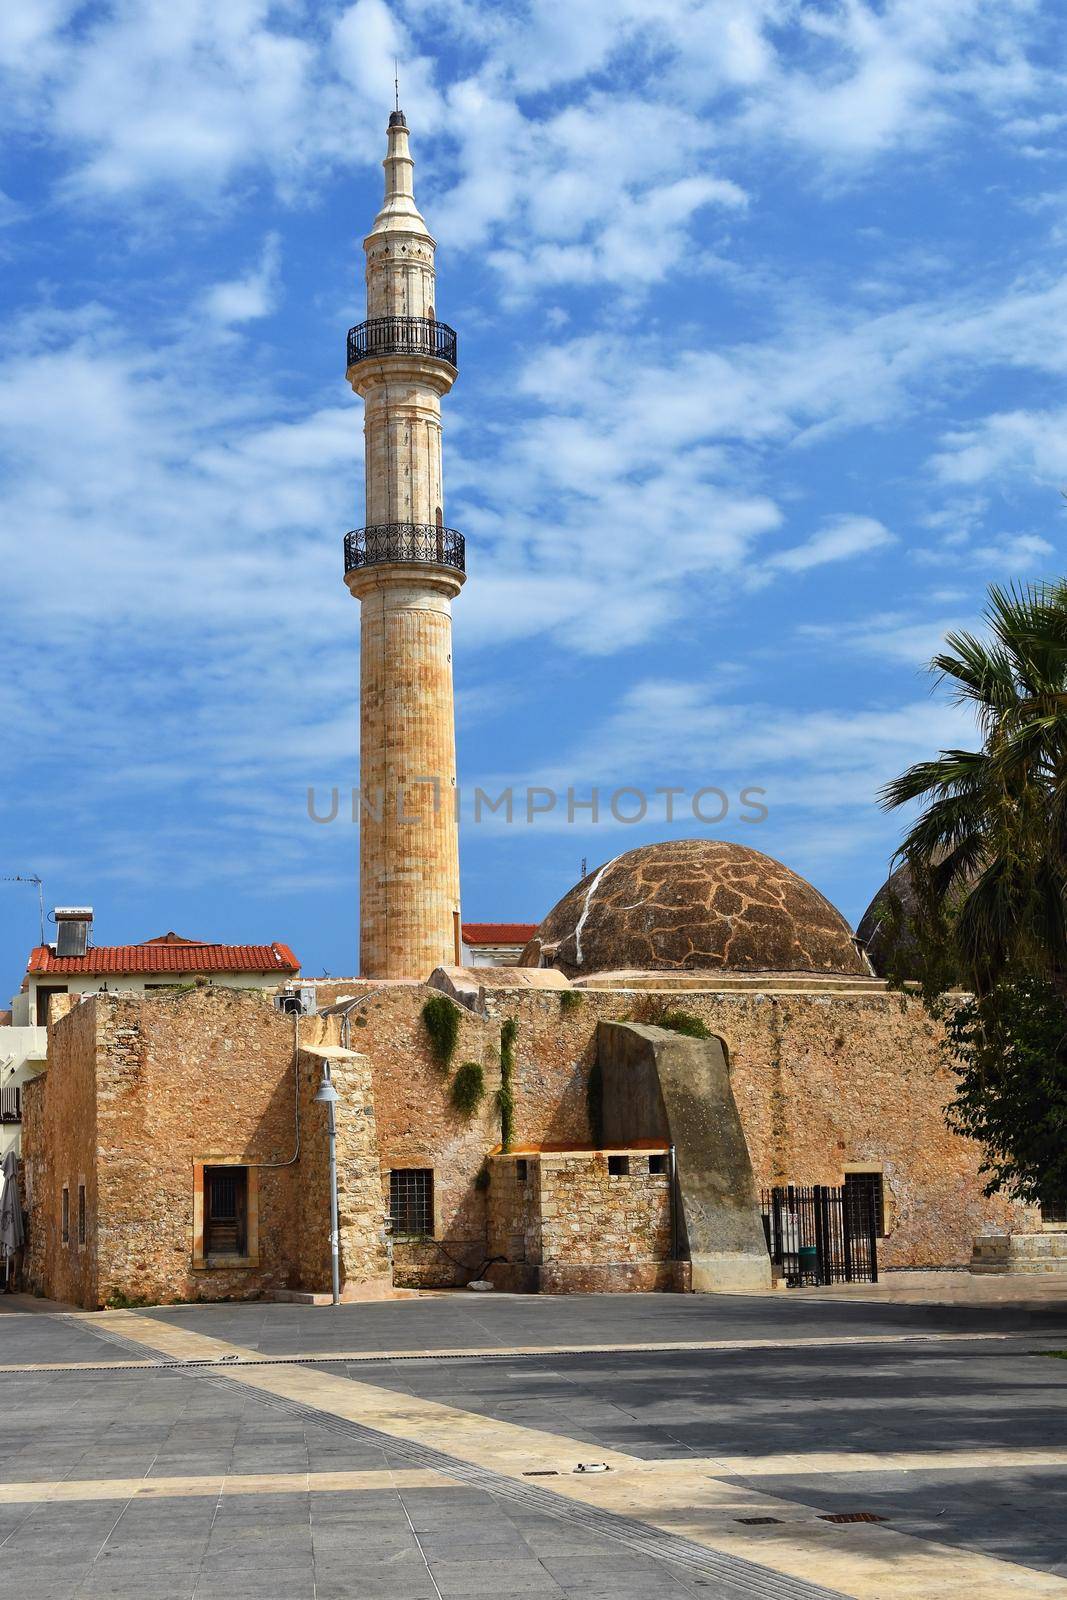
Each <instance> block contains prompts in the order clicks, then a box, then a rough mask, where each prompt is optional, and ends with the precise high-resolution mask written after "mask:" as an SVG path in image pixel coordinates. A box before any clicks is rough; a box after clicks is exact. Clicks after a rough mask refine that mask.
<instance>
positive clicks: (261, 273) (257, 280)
mask: <svg viewBox="0 0 1067 1600" xmlns="http://www.w3.org/2000/svg"><path fill="white" fill-rule="evenodd" d="M280 260H281V253H280V246H279V240H278V235H277V234H275V233H272V234H268V236H267V238H266V240H265V241H264V245H263V250H262V253H261V255H260V260H259V265H258V267H256V268H254V269H253V271H251V272H249V273H247V274H246V276H245V277H243V278H230V279H228V280H227V281H226V282H224V283H216V284H213V285H212V287H211V288H210V289H208V290H206V291H205V293H204V296H203V300H202V304H203V309H204V312H205V313H206V315H207V316H208V317H209V318H210V319H211V321H212V322H216V323H218V324H220V325H221V326H223V327H229V326H231V325H232V324H233V323H235V322H238V323H239V322H252V321H254V320H255V319H256V318H257V317H266V316H269V315H270V313H271V312H272V311H273V310H274V308H275V304H276V300H277V293H278V268H279V264H280Z"/></svg>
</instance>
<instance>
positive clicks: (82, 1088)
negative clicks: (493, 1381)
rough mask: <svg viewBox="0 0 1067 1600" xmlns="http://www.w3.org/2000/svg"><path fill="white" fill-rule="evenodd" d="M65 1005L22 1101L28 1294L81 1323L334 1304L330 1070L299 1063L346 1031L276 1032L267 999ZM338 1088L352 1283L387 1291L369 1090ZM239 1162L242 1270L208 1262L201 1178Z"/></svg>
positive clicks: (305, 1021)
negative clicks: (180, 1305) (219, 1308)
mask: <svg viewBox="0 0 1067 1600" xmlns="http://www.w3.org/2000/svg"><path fill="white" fill-rule="evenodd" d="M68 1003H69V1005H70V1006H71V1007H72V1009H70V1010H68V1012H67V1014H66V1015H61V1014H60V1015H59V1017H58V1020H57V1021H56V1022H55V1023H54V1025H53V1027H52V1028H51V1029H50V1033H49V1057H48V1067H47V1070H46V1071H45V1073H44V1074H43V1075H42V1076H41V1077H40V1078H38V1079H37V1080H35V1081H34V1083H33V1084H32V1085H30V1086H29V1090H28V1093H27V1096H26V1099H27V1115H26V1121H25V1146H24V1155H25V1159H26V1165H27V1173H28V1189H29V1193H30V1241H31V1243H30V1258H29V1274H30V1279H31V1282H33V1283H35V1284H36V1285H37V1286H38V1287H39V1288H41V1289H42V1290H43V1291H44V1292H45V1293H46V1294H48V1295H49V1296H51V1297H52V1298H55V1299H60V1300H71V1301H74V1302H76V1303H77V1304H80V1305H87V1306H96V1305H100V1304H106V1303H107V1302H108V1301H109V1300H112V1299H115V1298H125V1299H130V1300H136V1299H145V1300H174V1299H207V1300H215V1299H223V1298H227V1297H235V1298H242V1299H243V1298H247V1297H249V1296H251V1295H255V1294H259V1293H263V1292H265V1291H270V1290H273V1289H281V1288H287V1289H301V1290H306V1289H312V1290H317V1291H321V1290H322V1289H324V1288H326V1287H328V1284H329V1254H328V1249H329V1245H328V1241H329V1189H328V1184H327V1179H326V1137H325V1117H324V1114H323V1110H322V1107H321V1106H318V1105H315V1104H314V1102H313V1095H314V1091H315V1089H316V1087H317V1085H318V1082H319V1075H320V1068H321V1062H320V1059H319V1058H318V1057H309V1056H307V1055H306V1054H304V1052H303V1048H302V1047H303V1045H305V1044H314V1045H321V1044H323V1043H326V1044H333V1045H336V1043H337V1035H338V1032H339V1027H338V1024H337V1023H336V1022H335V1021H333V1020H331V1019H322V1018H317V1017H311V1018H300V1019H295V1018H292V1017H288V1016H283V1015H282V1014H281V1013H279V1012H277V1011H276V1010H275V1009H274V1007H273V1005H272V1003H271V998H270V996H269V995H264V994H263V993H261V992H252V991H241V990H235V989H226V988H212V987H205V988H202V989H198V988H194V989H191V990H189V991H185V992H181V991H176V992H172V993H166V992H161V993H159V994H156V995H152V996H134V995H123V994H101V995H97V996H94V997H92V998H88V999H84V1000H82V1001H80V1002H76V1001H74V1000H73V999H71V1000H70V1001H69V1002H68ZM54 1004H55V1005H56V1007H57V1011H59V1010H60V1009H61V1002H54ZM336 1071H337V1075H338V1078H339V1080H340V1081H341V1082H343V1083H344V1092H345V1094H346V1098H347V1102H348V1104H349V1106H350V1108H351V1115H350V1116H349V1117H348V1118H347V1119H346V1122H345V1126H344V1128H343V1130H342V1133H341V1138H340V1140H339V1174H340V1184H339V1189H340V1209H341V1240H342V1252H343V1266H344V1272H345V1279H346V1282H350V1283H351V1284H352V1285H353V1287H355V1286H361V1287H362V1286H366V1285H367V1284H373V1283H383V1284H384V1283H386V1282H387V1281H388V1252H387V1244H386V1233H385V1227H384V1219H383V1214H382V1212H383V1208H382V1204H381V1200H380V1193H381V1191H380V1179H379V1163H378V1155H377V1148H376V1143H375V1130H374V1120H373V1104H372V1102H371V1098H370V1083H369V1074H368V1073H367V1071H366V1069H365V1067H364V1066H361V1064H360V1062H359V1060H358V1059H355V1060H348V1059H343V1060H341V1061H340V1062H338V1063H337V1064H336ZM298 1094H299V1116H298V1101H297V1095H298ZM228 1163H235V1164H241V1165H245V1166H247V1168H248V1171H249V1229H248V1232H249V1246H250V1247H249V1250H248V1256H247V1259H245V1260H234V1261H232V1262H229V1261H225V1260H222V1259H216V1260H214V1261H205V1260H204V1259H203V1255H202V1249H201V1250H199V1251H198V1233H199V1231H200V1230H202V1223H200V1222H199V1220H198V1206H199V1205H201V1204H202V1197H198V1195H199V1191H198V1173H199V1172H201V1171H202V1169H203V1166H204V1165H214V1164H228ZM82 1182H84V1184H85V1190H86V1239H85V1242H84V1244H82V1243H81V1242H80V1240H79V1238H78V1231H77V1188H78V1185H79V1184H80V1183H82ZM64 1186H66V1187H67V1189H68V1192H69V1194H70V1201H69V1216H70V1219H71V1225H70V1228H69V1230H68V1233H69V1237H68V1239H67V1240H66V1241H64V1240H63V1239H62V1236H61V1218H62V1191H63V1188H64Z"/></svg>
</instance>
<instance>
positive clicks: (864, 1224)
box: [845, 1172, 885, 1239]
mask: <svg viewBox="0 0 1067 1600" xmlns="http://www.w3.org/2000/svg"><path fill="white" fill-rule="evenodd" d="M845 1200H846V1202H847V1204H848V1206H849V1208H850V1210H851V1213H852V1217H853V1219H854V1221H855V1222H856V1223H857V1225H858V1226H859V1227H860V1228H862V1229H863V1230H864V1231H865V1232H866V1231H867V1230H868V1229H869V1228H870V1221H871V1215H872V1213H873V1216H874V1231H875V1233H876V1234H877V1235H878V1237H879V1239H881V1238H883V1237H884V1235H885V1190H884V1187H883V1183H882V1174H881V1173H880V1172H846V1173H845Z"/></svg>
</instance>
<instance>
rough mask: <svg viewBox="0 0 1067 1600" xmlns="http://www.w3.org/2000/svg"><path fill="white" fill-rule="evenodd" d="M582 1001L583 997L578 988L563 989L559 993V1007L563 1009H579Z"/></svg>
mask: <svg viewBox="0 0 1067 1600" xmlns="http://www.w3.org/2000/svg"><path fill="white" fill-rule="evenodd" d="M581 1003H582V997H581V995H580V994H579V993H578V991H577V989H561V990H560V993H559V1009H560V1010H561V1011H577V1009H578V1007H579V1006H580V1005H581Z"/></svg>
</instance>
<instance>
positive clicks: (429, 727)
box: [345, 71, 465, 978]
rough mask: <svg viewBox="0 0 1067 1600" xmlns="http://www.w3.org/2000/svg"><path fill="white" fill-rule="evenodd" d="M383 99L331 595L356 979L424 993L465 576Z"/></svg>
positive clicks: (419, 263) (424, 235) (437, 889)
mask: <svg viewBox="0 0 1067 1600" xmlns="http://www.w3.org/2000/svg"><path fill="white" fill-rule="evenodd" d="M397 78H398V79H399V71H398V73H397ZM395 91H396V109H395V110H394V111H393V112H392V113H391V114H390V117H389V128H388V150H387V153H386V157H385V161H384V163H383V165H384V167H385V200H384V203H383V205H382V208H381V210H380V211H379V213H378V215H377V217H376V218H375V219H374V226H373V227H372V229H371V231H370V233H369V234H368V235H367V237H366V239H364V241H363V248H364V250H365V251H366V256H367V320H366V321H365V322H362V323H359V324H358V325H357V326H356V327H354V328H352V329H350V330H349V335H348V381H349V382H350V383H351V385H352V387H353V389H354V390H355V391H356V393H357V394H359V395H361V396H362V397H363V400H364V403H365V418H364V428H363V432H364V440H365V450H366V474H365V477H366V496H367V509H366V524H365V526H364V527H362V528H358V529H356V530H355V531H354V532H352V533H350V534H348V535H347V537H346V539H345V582H346V583H347V585H348V588H349V590H350V591H351V593H352V594H353V595H354V596H355V597H356V598H357V599H358V600H359V602H360V618H361V632H360V670H361V678H360V796H361V816H360V969H361V971H362V972H363V973H364V974H365V975H366V976H368V977H385V978H427V977H429V975H430V973H431V972H432V970H433V969H434V967H437V966H442V965H452V964H453V963H455V962H458V960H459V946H460V932H459V930H460V921H459V915H460V912H459V834H458V825H457V819H456V741H455V714H454V708H453V696H452V601H453V599H454V598H455V596H456V595H457V594H458V593H459V591H460V587H461V586H462V584H463V582H464V578H465V571H464V544H463V537H462V535H461V534H459V533H456V532H455V530H454V529H451V528H446V527H445V523H444V492H443V484H442V471H441V399H442V397H443V396H444V395H446V394H447V393H448V391H449V389H451V387H452V384H453V383H454V382H455V378H456V335H455V334H454V332H453V331H452V329H451V328H450V327H448V326H447V324H445V323H443V322H440V321H438V319H437V314H436V309H435V301H436V287H435V271H434V254H435V251H436V245H435V243H434V241H433V239H432V238H431V236H430V233H429V231H428V229H427V227H426V223H425V221H424V220H423V218H422V215H421V214H420V212H419V209H418V207H417V206H416V204H415V191H414V182H413V173H414V163H413V161H412V159H411V152H410V149H409V147H408V127H407V122H406V121H405V118H404V113H403V112H402V111H401V110H400V87H399V81H397V83H396V84H395Z"/></svg>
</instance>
